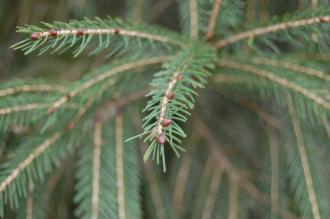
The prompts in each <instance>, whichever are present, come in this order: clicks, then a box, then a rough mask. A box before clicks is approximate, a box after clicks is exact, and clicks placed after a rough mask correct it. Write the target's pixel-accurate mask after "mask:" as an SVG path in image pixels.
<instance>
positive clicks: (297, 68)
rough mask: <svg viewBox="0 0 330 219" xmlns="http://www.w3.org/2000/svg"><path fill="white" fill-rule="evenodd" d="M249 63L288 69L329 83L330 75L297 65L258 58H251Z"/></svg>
mask: <svg viewBox="0 0 330 219" xmlns="http://www.w3.org/2000/svg"><path fill="white" fill-rule="evenodd" d="M251 62H252V63H254V64H261V65H271V66H275V67H280V68H285V69H288V70H291V71H295V72H301V73H303V74H306V75H311V76H315V77H318V78H321V79H324V80H327V81H330V75H327V74H325V73H324V72H323V71H320V70H317V69H313V68H309V67H304V66H300V65H297V64H294V63H291V62H286V61H278V60H275V59H268V58H260V57H255V58H252V59H251Z"/></svg>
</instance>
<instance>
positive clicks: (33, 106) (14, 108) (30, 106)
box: [0, 103, 48, 115]
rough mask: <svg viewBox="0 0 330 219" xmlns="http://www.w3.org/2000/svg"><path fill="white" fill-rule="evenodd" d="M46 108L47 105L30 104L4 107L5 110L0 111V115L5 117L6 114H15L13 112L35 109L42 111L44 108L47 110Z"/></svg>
mask: <svg viewBox="0 0 330 219" xmlns="http://www.w3.org/2000/svg"><path fill="white" fill-rule="evenodd" d="M47 106H48V105H47V104H39V103H30V104H24V105H18V106H12V107H6V108H2V109H0V115H6V114H11V113H15V112H24V111H31V110H35V109H44V108H47Z"/></svg>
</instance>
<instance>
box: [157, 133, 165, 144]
mask: <svg viewBox="0 0 330 219" xmlns="http://www.w3.org/2000/svg"><path fill="white" fill-rule="evenodd" d="M156 141H157V142H158V143H159V144H165V142H166V136H165V134H164V133H162V134H160V135H157V136H156Z"/></svg>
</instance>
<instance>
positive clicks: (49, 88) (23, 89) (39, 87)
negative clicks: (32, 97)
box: [0, 84, 66, 97]
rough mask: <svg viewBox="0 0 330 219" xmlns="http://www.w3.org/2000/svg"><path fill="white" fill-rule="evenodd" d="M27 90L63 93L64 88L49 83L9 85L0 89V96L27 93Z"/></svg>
mask: <svg viewBox="0 0 330 219" xmlns="http://www.w3.org/2000/svg"><path fill="white" fill-rule="evenodd" d="M28 92H59V93H64V92H66V89H65V87H64V86H60V85H50V84H35V85H24V84H23V85H21V86H17V87H10V88H6V89H2V90H0V97H4V96H9V95H13V94H17V93H28Z"/></svg>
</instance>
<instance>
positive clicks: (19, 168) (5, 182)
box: [0, 132, 62, 193]
mask: <svg viewBox="0 0 330 219" xmlns="http://www.w3.org/2000/svg"><path fill="white" fill-rule="evenodd" d="M61 136H62V134H61V133H60V132H56V133H54V134H53V135H52V136H50V137H49V138H47V139H46V140H45V141H44V142H43V143H41V144H40V145H39V146H37V147H36V149H35V150H34V151H32V153H31V154H30V155H29V156H28V157H27V158H26V159H24V160H23V161H22V162H20V163H19V164H18V165H17V166H16V168H15V169H14V170H13V171H12V172H11V174H9V175H8V176H7V177H6V178H4V180H2V182H1V183H0V193H2V192H3V191H4V190H5V189H6V188H7V187H8V186H9V185H10V184H11V183H12V182H13V181H14V180H15V178H16V177H17V176H18V175H19V174H20V173H21V172H22V171H23V170H24V169H26V168H27V167H28V166H29V165H30V164H31V163H32V162H33V161H34V160H35V159H36V158H37V157H39V156H40V155H41V154H42V153H43V152H44V151H45V150H47V149H48V148H49V147H50V146H51V145H52V144H53V143H54V142H56V141H57V140H58V139H59V138H60V137H61Z"/></svg>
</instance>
